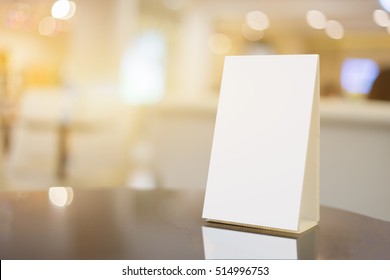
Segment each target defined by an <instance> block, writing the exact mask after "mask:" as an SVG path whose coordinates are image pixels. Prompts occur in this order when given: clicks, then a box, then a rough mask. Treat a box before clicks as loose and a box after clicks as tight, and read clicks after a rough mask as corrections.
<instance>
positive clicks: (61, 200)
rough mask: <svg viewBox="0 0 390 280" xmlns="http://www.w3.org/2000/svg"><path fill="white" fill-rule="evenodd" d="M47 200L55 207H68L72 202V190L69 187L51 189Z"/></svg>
mask: <svg viewBox="0 0 390 280" xmlns="http://www.w3.org/2000/svg"><path fill="white" fill-rule="evenodd" d="M49 199H50V202H51V203H53V204H54V205H55V206H57V207H65V206H68V205H70V204H71V203H72V201H73V189H72V188H71V187H51V188H49Z"/></svg>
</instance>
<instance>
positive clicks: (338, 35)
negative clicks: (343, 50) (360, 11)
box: [325, 20, 344, 40]
mask: <svg viewBox="0 0 390 280" xmlns="http://www.w3.org/2000/svg"><path fill="white" fill-rule="evenodd" d="M325 32H326V34H327V35H328V36H329V37H330V38H332V39H336V40H338V39H342V38H343V37H344V28H343V26H342V25H341V23H340V22H338V21H336V20H329V21H327V23H326V27H325Z"/></svg>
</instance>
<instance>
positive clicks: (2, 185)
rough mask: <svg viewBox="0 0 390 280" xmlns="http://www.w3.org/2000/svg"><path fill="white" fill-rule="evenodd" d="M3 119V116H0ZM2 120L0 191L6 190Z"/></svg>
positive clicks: (1, 127) (0, 133)
mask: <svg viewBox="0 0 390 280" xmlns="http://www.w3.org/2000/svg"><path fill="white" fill-rule="evenodd" d="M0 117H1V116H0ZM1 121H2V119H1V118H0V191H1V190H2V189H5V181H4V143H3V137H4V133H3V126H2V123H1Z"/></svg>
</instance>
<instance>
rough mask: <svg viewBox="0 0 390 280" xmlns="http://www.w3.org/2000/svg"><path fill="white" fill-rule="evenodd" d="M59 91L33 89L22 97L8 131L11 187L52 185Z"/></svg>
mask: <svg viewBox="0 0 390 280" xmlns="http://www.w3.org/2000/svg"><path fill="white" fill-rule="evenodd" d="M63 104H64V94H63V91H62V90H61V89H58V88H50V89H33V90H29V91H27V92H25V93H24V95H23V97H22V99H21V102H20V110H19V117H18V120H17V122H16V123H15V124H14V125H13V127H12V132H11V143H10V150H9V164H8V166H7V171H8V172H7V180H8V181H9V184H10V185H11V186H15V187H19V188H20V187H22V188H42V187H47V186H51V185H52V184H55V183H56V171H57V168H58V155H59V153H58V142H59V139H58V127H59V123H60V122H61V119H62V118H63V115H62V112H63Z"/></svg>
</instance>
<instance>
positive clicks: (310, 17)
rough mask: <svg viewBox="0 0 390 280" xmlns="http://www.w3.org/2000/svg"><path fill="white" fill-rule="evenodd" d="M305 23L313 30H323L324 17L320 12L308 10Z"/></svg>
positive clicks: (324, 24) (324, 25)
mask: <svg viewBox="0 0 390 280" xmlns="http://www.w3.org/2000/svg"><path fill="white" fill-rule="evenodd" d="M306 21H307V24H309V26H310V27H312V28H314V29H324V28H325V27H326V22H327V21H326V17H325V15H324V14H323V13H322V12H321V11H317V10H310V11H307V13H306Z"/></svg>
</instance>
